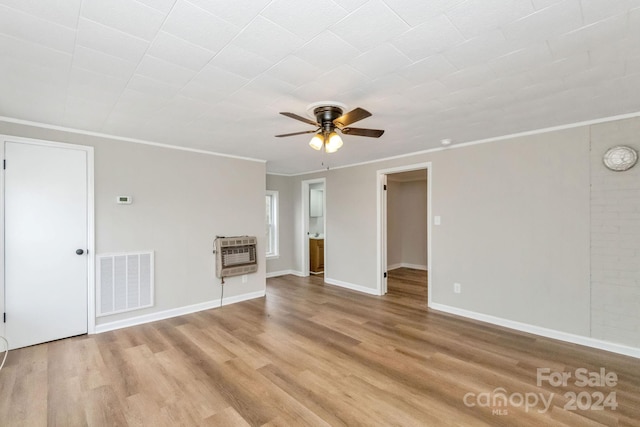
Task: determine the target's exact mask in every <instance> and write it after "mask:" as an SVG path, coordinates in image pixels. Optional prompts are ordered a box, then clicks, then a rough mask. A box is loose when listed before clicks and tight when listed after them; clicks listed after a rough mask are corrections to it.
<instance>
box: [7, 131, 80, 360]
mask: <svg viewBox="0 0 640 427" xmlns="http://www.w3.org/2000/svg"><path fill="white" fill-rule="evenodd" d="M5 159H6V169H5V171H4V212H5V227H4V237H5V251H4V252H5V264H4V266H5V313H6V326H5V331H6V334H7V338H8V340H9V345H10V348H19V347H24V346H28V345H33V344H38V343H42V342H47V341H52V340H56V339H60V338H65V337H69V336H74V335H80V334H84V333H87V319H88V315H87V309H88V304H87V292H88V291H87V269H88V256H87V247H88V243H87V242H88V234H87V233H88V231H87V230H88V229H87V221H88V217H87V214H88V212H87V206H88V204H87V198H88V174H87V170H88V169H87V168H88V159H87V152H86V151H83V150H79V149H78V150H76V149H72V148H63V147H58V146H49V145H41V144H35V143H23V142H8V141H7V142H5ZM76 251H77V252H76ZM80 251H82V253H80Z"/></svg>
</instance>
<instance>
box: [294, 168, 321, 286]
mask: <svg viewBox="0 0 640 427" xmlns="http://www.w3.org/2000/svg"><path fill="white" fill-rule="evenodd" d="M302 218H303V221H302V240H301V242H300V243H301V248H302V264H303V265H302V273H303V276H304V277H307V276H309V275H310V274H314V275H321V274H324V272H325V271H326V269H327V263H326V260H327V257H326V255H327V249H326V248H327V233H326V230H327V189H326V179H325V178H318V179H309V180H305V181H302Z"/></svg>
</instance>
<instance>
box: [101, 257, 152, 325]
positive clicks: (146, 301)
mask: <svg viewBox="0 0 640 427" xmlns="http://www.w3.org/2000/svg"><path fill="white" fill-rule="evenodd" d="M96 258H97V263H96V267H97V276H98V283H97V292H96V298H97V301H96V302H97V304H96V305H97V307H96V312H97V316H107V315H109V314H115V313H122V312H124V311H131V310H137V309H140V308H146V307H152V306H153V288H154V284H153V252H137V253H126V254H108V255H98V256H97V257H96Z"/></svg>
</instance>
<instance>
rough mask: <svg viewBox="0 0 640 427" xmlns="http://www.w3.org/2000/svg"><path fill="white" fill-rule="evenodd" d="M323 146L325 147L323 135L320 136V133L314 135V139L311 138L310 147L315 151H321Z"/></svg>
mask: <svg viewBox="0 0 640 427" xmlns="http://www.w3.org/2000/svg"><path fill="white" fill-rule="evenodd" d="M323 145H324V137H323V136H322V134H319V133H317V134H315V135H313V138H311V141H309V146H310V147H311V148H313V149H314V150H320V149H321V148H322V146H323Z"/></svg>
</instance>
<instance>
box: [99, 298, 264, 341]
mask: <svg viewBox="0 0 640 427" xmlns="http://www.w3.org/2000/svg"><path fill="white" fill-rule="evenodd" d="M265 295H266V290H262V291H257V292H251V293H248V294H242V295H236V296H229V297H224V298H223V300H222V305H229V304H235V303H237V302H241V301H247V300H250V299H255V298H262V297H264V296H265ZM218 307H220V299H219V298H218V299H215V300H212V301H206V302H201V303H198V304H193V305H187V306H184V307H178V308H172V309H170V310H164V311H159V312H156V313H149V314H145V315H142V316H137V317H131V318H129V319H122V320H116V321H113V322H108V323H102V324H100V325H96V328H95V331H94V333H96V334H99V333H102V332H107V331H113V330H115V329H122V328H128V327H129V326H136V325H142V324H144V323H149V322H155V321H157V320H163V319H169V318H171V317H177V316H183V315H185V314H191V313H195V312H197V311H203V310H209V309H211V308H218Z"/></svg>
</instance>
